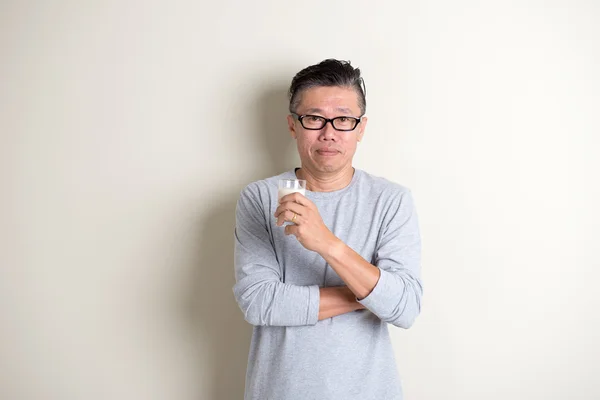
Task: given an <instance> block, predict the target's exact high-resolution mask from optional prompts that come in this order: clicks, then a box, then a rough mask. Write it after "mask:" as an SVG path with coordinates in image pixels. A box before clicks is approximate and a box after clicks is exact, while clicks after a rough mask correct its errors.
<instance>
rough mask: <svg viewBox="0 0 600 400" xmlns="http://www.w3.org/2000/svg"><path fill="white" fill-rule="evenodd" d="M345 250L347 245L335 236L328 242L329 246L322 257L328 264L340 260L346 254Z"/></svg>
mask: <svg viewBox="0 0 600 400" xmlns="http://www.w3.org/2000/svg"><path fill="white" fill-rule="evenodd" d="M332 236H333V235H332ZM345 248H346V244H345V243H344V242H342V241H341V240H340V239H338V238H337V237H335V236H333V237H332V238H331V240H329V241H328V242H327V246H326V247H325V251H324V253H323V254H322V257H323V258H324V259H325V260H326V261H328V262H329V261H334V260H339V259H340V258H341V256H342V254H343V253H344V251H345ZM330 264H331V263H330Z"/></svg>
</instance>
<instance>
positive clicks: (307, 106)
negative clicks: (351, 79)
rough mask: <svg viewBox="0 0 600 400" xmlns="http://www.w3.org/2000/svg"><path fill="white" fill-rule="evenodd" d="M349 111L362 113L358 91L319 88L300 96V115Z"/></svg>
mask: <svg viewBox="0 0 600 400" xmlns="http://www.w3.org/2000/svg"><path fill="white" fill-rule="evenodd" d="M317 110H321V111H322V112H334V111H348V112H351V113H353V114H358V113H360V106H359V104H358V93H356V90H354V89H352V88H347V87H340V86H317V87H313V88H310V89H306V90H304V91H303V92H302V94H301V96H300V104H299V107H298V111H299V112H300V113H305V112H309V111H310V112H313V111H317Z"/></svg>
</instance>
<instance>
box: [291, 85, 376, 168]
mask: <svg viewBox="0 0 600 400" xmlns="http://www.w3.org/2000/svg"><path fill="white" fill-rule="evenodd" d="M300 96H301V97H300V104H299V106H298V107H297V109H296V110H295V111H296V114H298V115H306V114H309V115H317V116H321V117H325V118H336V117H355V118H358V117H360V115H361V113H360V107H359V105H358V104H359V103H358V93H356V91H355V90H354V89H351V88H345V87H339V86H319V87H314V88H311V89H306V90H304V91H303V92H302V93H301V94H300ZM366 125H367V118H366V117H363V118H362V120H361V122H360V123H359V124H358V125H357V126H356V128H355V129H354V130H353V131H347V132H344V131H337V130H335V129H333V126H331V123H329V122H328V123H327V124H326V125H325V126H324V127H323V128H322V129H320V130H317V131H315V130H308V129H305V128H303V127H302V125H301V124H300V122H299V121H298V120H297V119H296V118H294V117H293V116H291V115H290V116H288V126H289V129H290V132H291V134H292V137H293V138H294V139H296V142H297V146H298V153H299V155H300V160H301V161H302V167H303V168H307V169H308V170H310V171H311V172H313V173H335V172H341V171H344V170H345V169H350V168H352V158H353V157H354V153H355V152H356V144H357V143H358V142H359V141H360V140H361V139H362V136H363V134H364V130H365V127H366Z"/></svg>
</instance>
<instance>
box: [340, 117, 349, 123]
mask: <svg viewBox="0 0 600 400" xmlns="http://www.w3.org/2000/svg"><path fill="white" fill-rule="evenodd" d="M339 121H340V122H342V123H344V122H348V121H349V118H346V117H340V118H339Z"/></svg>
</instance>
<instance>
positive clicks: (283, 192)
mask: <svg viewBox="0 0 600 400" xmlns="http://www.w3.org/2000/svg"><path fill="white" fill-rule="evenodd" d="M290 193H300V194H301V195H302V196H306V181H305V180H302V179H280V180H279V190H278V191H277V201H278V202H281V198H282V197H283V196H287V195H288V194H290Z"/></svg>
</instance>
